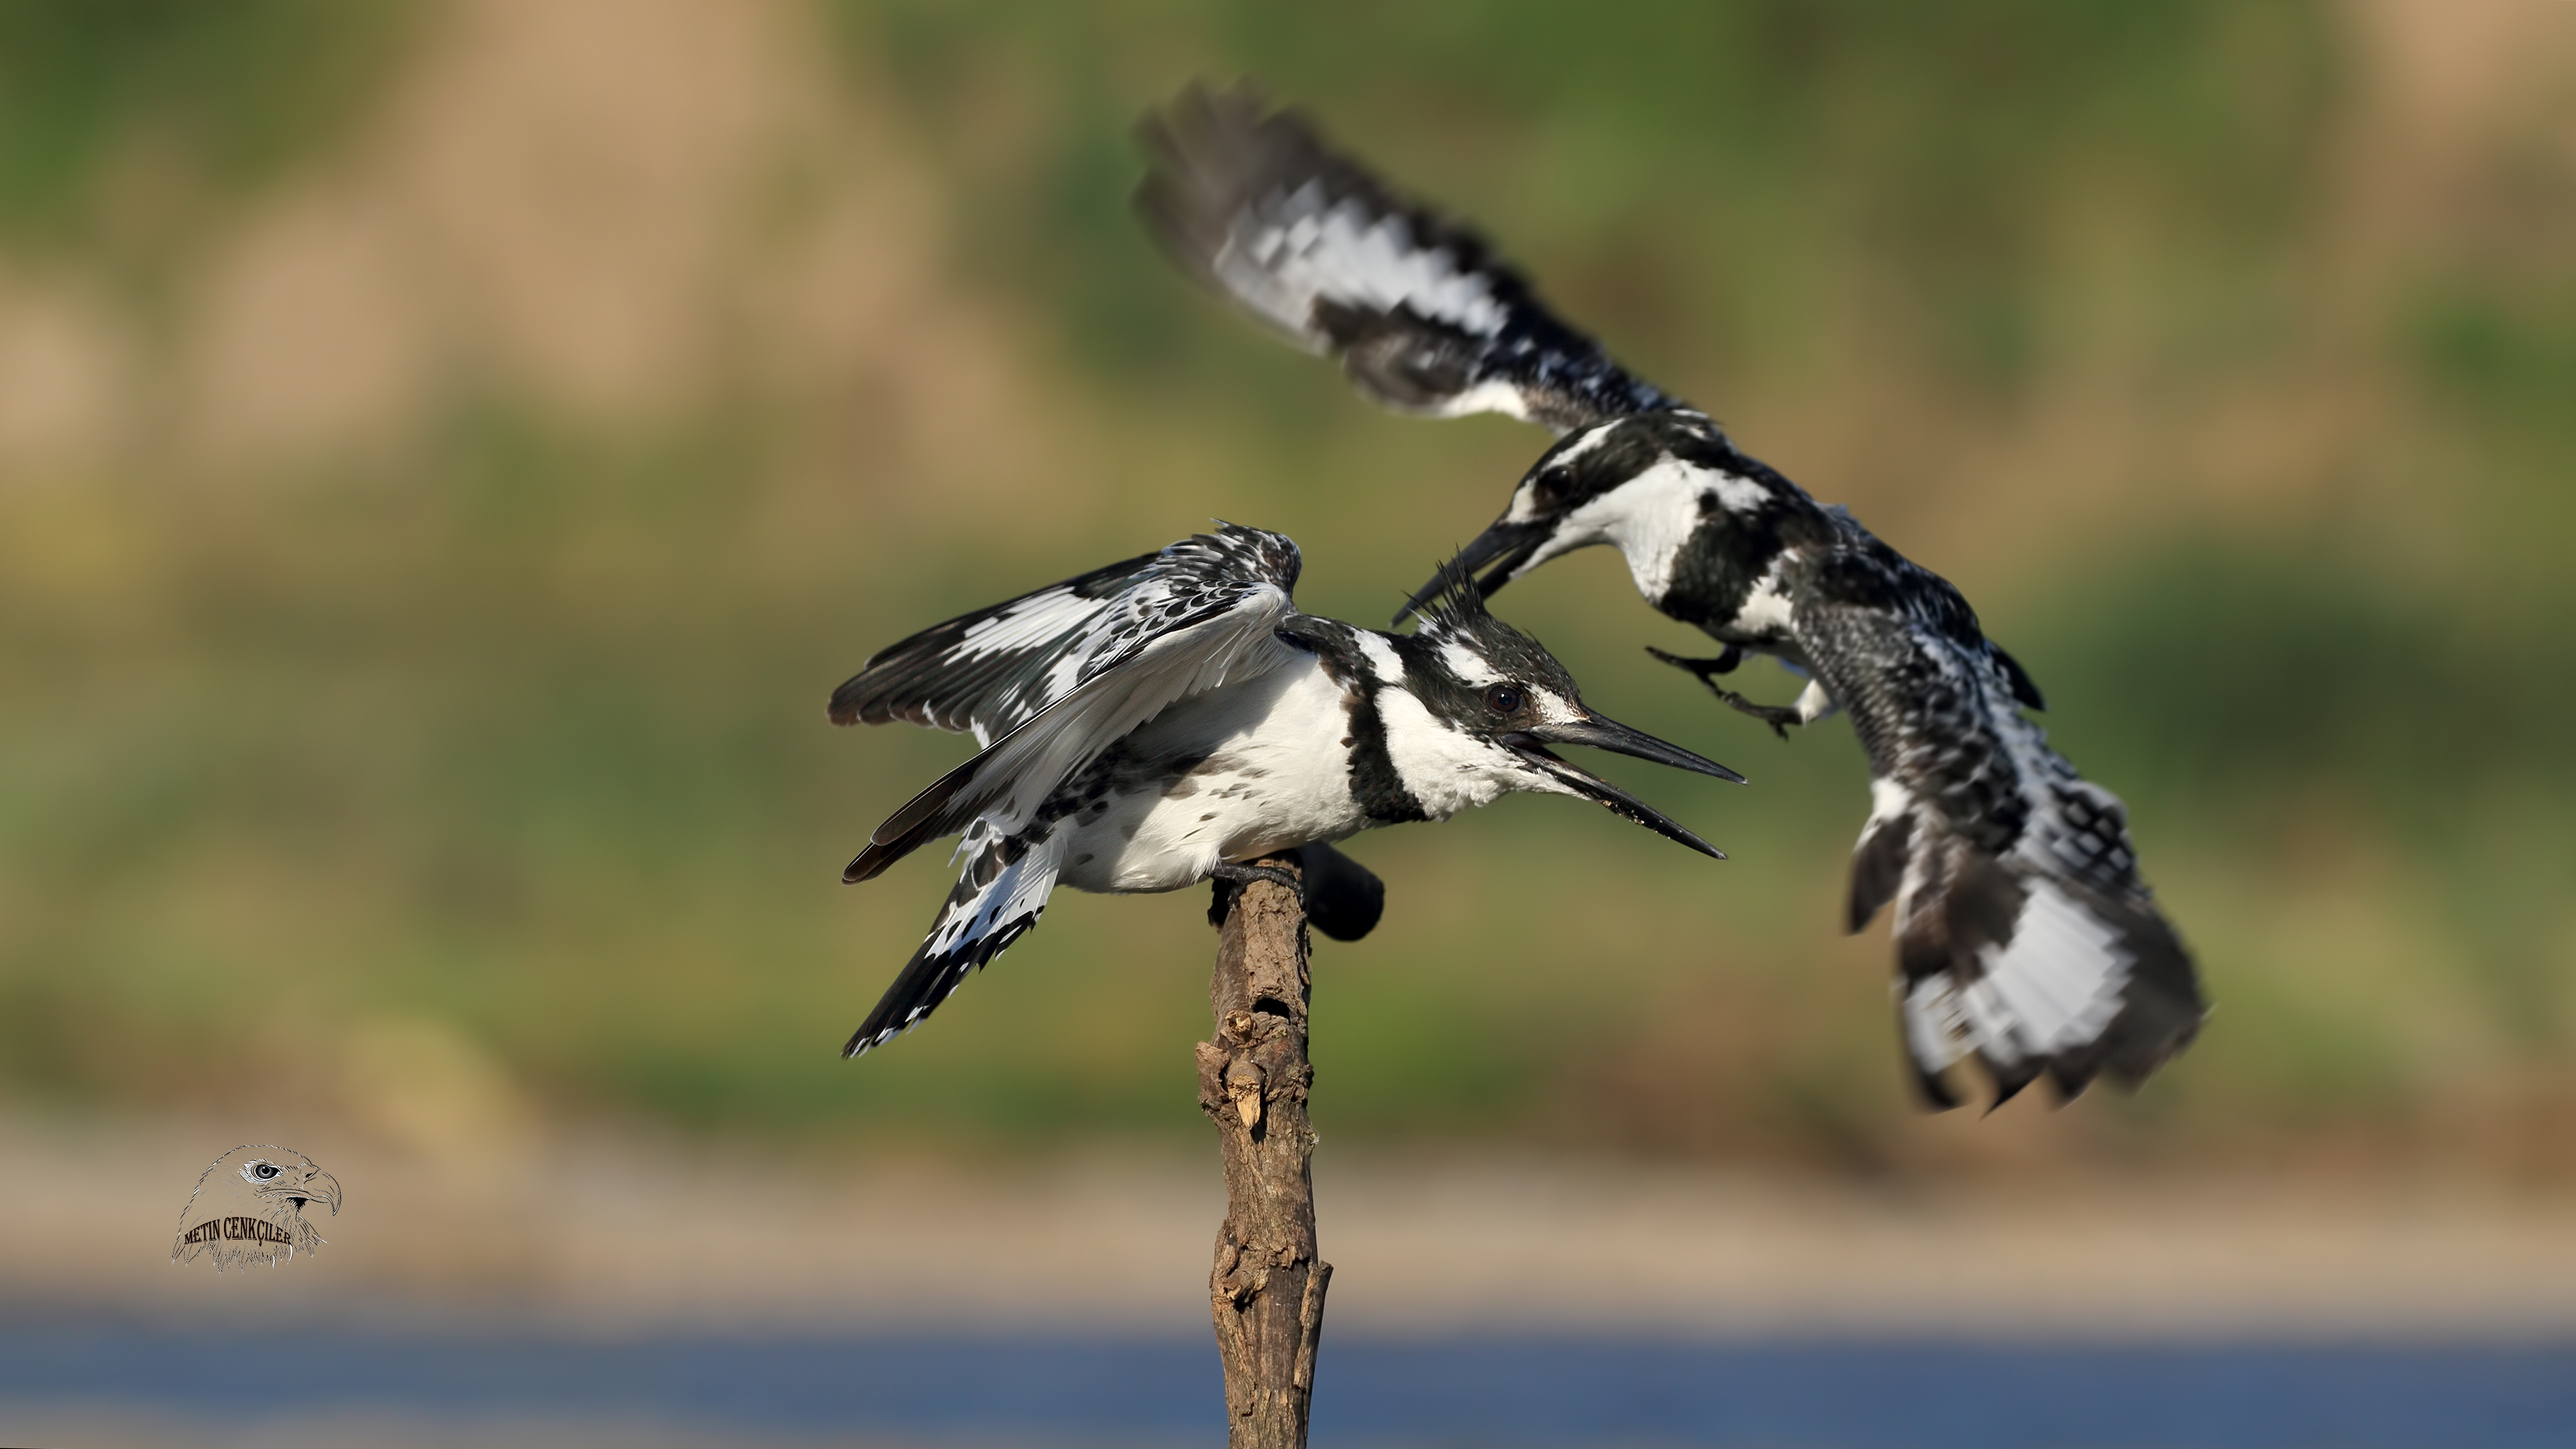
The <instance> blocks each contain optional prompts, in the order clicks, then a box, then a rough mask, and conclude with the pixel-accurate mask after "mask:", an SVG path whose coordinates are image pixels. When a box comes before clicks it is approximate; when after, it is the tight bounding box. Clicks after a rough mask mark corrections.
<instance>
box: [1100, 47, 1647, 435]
mask: <svg viewBox="0 0 2576 1449" xmlns="http://www.w3.org/2000/svg"><path fill="white" fill-rule="evenodd" d="M1142 139H1143V142H1144V145H1145V148H1146V150H1147V152H1148V154H1149V156H1150V158H1151V169H1150V170H1149V171H1148V173H1147V175H1146V177H1145V180H1144V183H1143V185H1142V186H1141V187H1139V189H1138V191H1137V195H1136V204H1137V210H1138V211H1139V212H1140V213H1141V214H1142V216H1143V217H1144V219H1145V223H1146V225H1147V227H1148V228H1149V229H1150V230H1151V231H1152V232H1153V234H1154V236H1155V238H1156V239H1157V240H1158V241H1160V242H1161V243H1162V245H1163V248H1164V249H1165V250H1166V251H1168V252H1169V253H1170V254H1171V256H1172V258H1173V259H1174V260H1175V261H1176V262H1178V263H1179V264H1180V266H1181V267H1182V268H1183V269H1184V270H1185V271H1187V272H1189V273H1190V274H1191V275H1193V276H1195V277H1197V278H1199V279H1200V281H1201V282H1203V283H1205V284H1206V285H1207V286H1209V287H1211V288H1213V289H1215V290H1216V291H1218V292H1219V293H1221V294H1223V295H1225V296H1227V297H1230V298H1232V299H1233V300H1234V301H1235V302H1236V303H1238V304H1240V305H1241V306H1243V307H1244V308H1245V309H1247V310H1249V311H1250V312H1252V313H1253V314H1254V315H1255V316H1257V317H1259V318H1261V319H1262V320H1264V321H1266V322H1268V323H1269V324H1270V325H1271V326H1273V327H1275V328H1277V329H1279V330H1280V331H1282V332H1284V333H1286V334H1287V335H1288V336H1289V337H1290V338H1291V339H1293V340H1295V341H1296V342H1297V343H1298V344H1299V345H1301V346H1304V347H1306V348H1307V349H1309V350H1311V351H1315V352H1324V353H1330V354H1332V355H1333V356H1335V357H1337V358H1339V359H1340V360H1341V363H1342V367H1343V369H1344V371H1346V372H1347V373H1348V374H1349V375H1350V378H1351V380H1352V382H1353V383H1355V384H1357V386H1358V387H1359V389H1360V391H1361V392H1363V393H1365V394H1366V395H1367V396H1369V397H1370V398H1371V399H1372V400H1374V401H1376V402H1378V403H1380V404H1382V405H1384V406H1386V407H1390V408H1394V409H1397V410H1399V411H1404V412H1414V413H1426V414H1430V415H1433V416H1437V417H1455V416H1460V415H1463V414H1467V413H1476V412H1499V413H1504V414H1508V415H1510V416H1513V417H1518V418H1523V419H1526V420H1528V421H1531V422H1536V423H1541V424H1544V425H1546V426H1548V427H1551V428H1554V429H1556V430H1557V431H1559V432H1565V431H1568V430H1570V429H1574V428H1579V427H1583V426H1586V425H1589V424H1591V423H1596V422H1601V421H1604V420H1606V419H1609V418H1613V417H1618V416H1622V415H1624V414H1627V413H1633V412H1642V411H1646V410H1648V409H1652V408H1659V407H1670V406H1673V405H1674V400H1673V399H1671V398H1670V397H1667V396H1666V395H1665V394H1664V393H1663V392H1662V391H1660V390H1659V389H1657V388H1656V387H1655V386H1654V385H1653V384H1651V383H1648V382H1645V381H1644V380H1642V379H1639V378H1637V377H1634V376H1631V375H1630V374H1629V373H1628V372H1627V371H1626V370H1625V369H1623V368H1621V367H1620V366H1619V365H1618V364H1617V363H1616V362H1613V361H1612V360H1611V359H1610V357H1609V356H1608V354H1606V353H1604V352H1603V351H1602V350H1601V345H1600V344H1599V343H1597V342H1595V341H1593V340H1592V339H1591V338H1590V337H1587V336H1585V335H1584V334H1582V333H1580V332H1578V331H1576V330H1574V329H1573V328H1571V327H1568V326H1567V325H1566V324H1565V323H1563V322H1561V321H1559V320H1558V319H1557V318H1556V317H1555V315H1554V314H1552V313H1550V312H1549V311H1548V310H1547V308H1546V307H1545V306H1544V305H1542V304H1541V303H1540V302H1539V300H1538V297H1537V295H1536V294H1535V293H1534V292H1533V291H1532V290H1531V288H1530V286H1529V284H1528V283H1527V282H1526V281H1524V280H1523V279H1522V278H1521V276H1520V275H1519V274H1518V273H1517V272H1515V271H1513V270H1512V269H1511V268H1510V267H1509V266H1506V265H1505V264H1503V263H1502V262H1501V261H1500V260H1498V259H1497V258H1496V257H1495V255H1494V252H1493V249H1492V248H1491V247H1489V246H1488V245H1487V244H1486V243H1485V241H1484V239H1483V238H1482V237H1480V236H1478V235H1477V234H1476V233H1475V232H1474V231H1472V230H1470V229H1469V228H1467V227H1465V226H1462V225H1460V224H1458V223H1456V222H1454V221H1451V220H1449V219H1448V218H1446V217H1444V216H1442V215H1440V214H1439V213H1438V212H1436V211H1433V210H1431V209H1429V208H1427V207H1423V206H1420V205H1417V204H1414V203H1412V202H1409V201H1406V200H1404V199H1403V198H1402V197H1400V196H1399V195H1397V194H1396V193H1395V192H1394V191H1392V190H1391V189H1389V188H1388V187H1387V186H1386V185H1385V184H1384V183H1383V182H1381V181H1380V180H1379V179H1378V178H1377V177H1375V176H1374V175H1372V174H1370V173H1369V171H1368V170H1367V169H1366V168H1364V167H1362V166H1360V165H1359V164H1358V163H1357V162H1354V161H1352V160H1350V159H1349V158H1347V157H1345V156H1342V155H1339V154H1336V153H1335V152H1334V151H1332V150H1331V149H1330V148H1328V147H1327V146H1326V145H1325V144H1324V142H1323V140H1322V139H1321V137H1320V136H1319V135H1318V133H1317V132H1316V130H1315V128H1314V126H1313V125H1312V124H1310V123H1309V122H1308V121H1307V120H1306V119H1305V118H1304V117H1302V116H1300V115H1298V114H1297V113H1296V112H1293V111H1282V112H1273V111H1271V110H1270V109H1269V106H1268V104H1267V102H1266V101H1264V100H1263V98H1262V97H1261V96H1260V95H1259V94H1258V93H1257V92H1255V91H1253V90H1251V89H1250V88H1248V87H1243V86H1237V87H1235V88H1233V89H1230V90H1225V91H1218V92H1213V93H1212V92H1209V91H1207V90H1205V89H1202V88H1199V87H1192V88H1191V89H1189V90H1187V91H1184V92H1183V93H1182V94H1181V96H1180V97H1179V98H1178V99H1177V100H1175V101H1174V102H1173V103H1172V104H1171V105H1170V106H1169V107H1167V108H1166V109H1164V110H1163V111H1161V112H1160V113H1158V114H1156V115H1153V116H1150V117H1148V118H1147V120H1146V122H1145V125H1144V127H1143V132H1142Z"/></svg>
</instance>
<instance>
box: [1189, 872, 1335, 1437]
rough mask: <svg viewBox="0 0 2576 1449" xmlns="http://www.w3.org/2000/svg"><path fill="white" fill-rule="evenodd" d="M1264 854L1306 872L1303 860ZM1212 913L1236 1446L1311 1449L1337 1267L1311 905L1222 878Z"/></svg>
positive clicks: (1215, 1075) (1228, 1397)
mask: <svg viewBox="0 0 2576 1449" xmlns="http://www.w3.org/2000/svg"><path fill="white" fill-rule="evenodd" d="M1262 864H1264V865H1269V866H1276V867H1280V868H1282V869H1285V870H1288V871H1291V872H1294V871H1296V870H1297V862H1296V861H1295V860H1294V859H1293V858H1280V859H1273V860H1266V861H1263V862H1262ZM1209 916H1210V918H1211V919H1213V920H1215V921H1216V923H1217V924H1218V926H1219V928H1220V931H1221V934H1220V935H1219V937H1218V944H1217V954H1216V975H1215V977H1214V978H1213V979H1212V980H1210V982H1209V983H1208V1005H1209V1007H1210V1009H1211V1010H1212V1011H1213V1012H1214V1013H1215V1017H1216V1039H1215V1040H1214V1041H1203V1042H1201V1043H1199V1048H1198V1059H1199V1107H1200V1109H1201V1110H1203V1111H1205V1112H1206V1113H1207V1114H1208V1118H1209V1120H1210V1121H1213V1122H1214V1123H1216V1133H1217V1143H1218V1146H1219V1148H1220V1150H1221V1151H1222V1153H1223V1155H1224V1159H1225V1198H1226V1213H1225V1225H1224V1226H1223V1227H1221V1228H1219V1229H1218V1230H1217V1238H1216V1269H1215V1271H1214V1273H1213V1274H1211V1275H1210V1277H1209V1280H1208V1290H1209V1296H1210V1300H1211V1301H1210V1307H1211V1309H1212V1311H1213V1312H1214V1314H1215V1317H1216V1342H1217V1349H1218V1352H1219V1353H1220V1354H1222V1355H1223V1357H1224V1360H1225V1406H1226V1416H1227V1435H1226V1442H1227V1443H1228V1444H1229V1445H1231V1446H1232V1449H1303V1446H1304V1445H1305V1443H1306V1413H1307V1405H1308V1403H1309V1402H1310V1401H1311V1399H1312V1398H1313V1395H1314V1389H1315V1345H1316V1343H1317V1341H1318V1340H1320V1339H1321V1338H1322V1336H1323V1329H1324V1289H1325V1287H1326V1285H1327V1284H1329V1283H1330V1282H1331V1281H1332V1276H1333V1266H1332V1264H1330V1263H1327V1262H1324V1261H1323V1260H1322V1259H1320V1258H1318V1257H1317V1256H1316V1255H1315V1184H1314V1179H1313V1177H1312V1176H1311V1175H1310V1173H1309V1170H1308V1164H1309V1162H1310V1160H1311V1158H1312V1157H1313V1155H1314V1149H1315V1133H1314V1130H1313V1128H1311V1127H1310V1126H1308V1125H1307V1120H1306V1091H1307V1088H1308V1087H1309V1086H1310V1085H1311V1084H1312V1083H1313V1081H1314V1077H1315V1072H1314V1068H1313V1067H1312V1066H1310V1065H1309V1064H1308V1063H1307V1060H1306V1003H1307V997H1308V992H1309V985H1310V978H1309V976H1308V972H1307V940H1306V915H1305V911H1304V908H1303V907H1301V906H1300V905H1299V904H1298V901H1297V895H1296V892H1294V891H1291V890H1289V889H1288V888H1287V887H1285V886H1281V885H1278V884H1275V883H1273V882H1270V881H1255V882H1253V883H1252V884H1250V885H1248V886H1245V887H1243V888H1242V889H1241V890H1240V891H1238V890H1237V889H1236V888H1235V887H1234V886H1232V885H1230V884H1228V883H1226V882H1224V881H1219V882H1217V884H1216V904H1215V906H1214V908H1212V909H1211V910H1210V912H1209Z"/></svg>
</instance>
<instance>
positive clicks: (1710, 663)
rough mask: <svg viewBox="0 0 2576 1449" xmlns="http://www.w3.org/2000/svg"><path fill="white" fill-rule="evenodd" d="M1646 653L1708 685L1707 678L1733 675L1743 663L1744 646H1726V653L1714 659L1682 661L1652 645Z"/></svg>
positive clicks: (1711, 685) (1678, 656) (1679, 657)
mask: <svg viewBox="0 0 2576 1449" xmlns="http://www.w3.org/2000/svg"><path fill="white" fill-rule="evenodd" d="M1646 652H1647V653H1649V654H1652V655H1654V656H1655V657H1656V658H1657V659H1660V660H1662V661H1664V662H1665V663H1666V664H1669V665H1671V666H1672V667H1674V668H1675V669H1678V670H1680V671H1682V672H1683V673H1684V674H1687V675H1689V676H1690V677H1692V678H1693V679H1696V680H1698V681H1699V682H1700V683H1702V684H1708V680H1709V676H1710V675H1712V674H1733V673H1734V672H1735V666H1737V665H1739V664H1742V663H1743V662H1744V646H1743V645H1741V644H1729V645H1727V646H1726V652H1724V653H1722V654H1720V655H1718V656H1717V657H1716V658H1715V659H1684V658H1683V657H1682V656H1680V655H1678V654H1667V653H1665V652H1664V651H1663V650H1661V649H1658V648H1656V647H1655V646H1654V645H1652V644H1649V645H1647V646H1646ZM1708 687H1709V688H1711V689H1716V688H1717V686H1716V685H1714V684H1708ZM1720 692H1721V693H1722V692H1723V691H1720Z"/></svg>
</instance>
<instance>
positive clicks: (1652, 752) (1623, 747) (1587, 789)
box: [1502, 714, 1744, 860]
mask: <svg viewBox="0 0 2576 1449" xmlns="http://www.w3.org/2000/svg"><path fill="white" fill-rule="evenodd" d="M1502 742H1503V743H1504V744H1505V745H1507V746H1509V747H1510V748H1512V749H1513V750H1516V751H1518V752H1519V753H1520V754H1521V755H1522V756H1523V757H1524V758H1526V759H1528V760H1529V761H1531V762H1532V763H1533V764H1536V765H1537V766H1538V767H1539V768H1540V769H1542V770H1545V771H1546V772H1547V773H1549V774H1550V775H1553V776H1555V777H1556V778H1557V779H1558V780H1561V781H1563V782H1564V783H1565V784H1566V785H1567V786H1569V787H1571V788H1572V789H1573V790H1574V792H1575V793H1576V794H1578V795H1581V796H1583V797H1584V798H1586V799H1588V800H1596V801H1599V802H1600V803H1601V804H1602V805H1604V806H1606V807H1608V808H1609V809H1610V811H1611V812H1612V813H1614V814H1617V815H1621V816H1624V817H1626V818H1627V819H1630V820H1633V821H1635V822H1637V823H1638V824H1639V825H1642V826H1644V827H1646V828H1647V829H1648V830H1651V831H1653V832H1655V833H1656V834H1657V835H1660V836H1663V837H1664V838H1665V839H1667V840H1674V841H1679V842H1680V843H1682V844H1684V845H1687V846H1689V847H1690V848H1691V849H1693V850H1696V851H1698V852H1699V853H1700V854H1702V855H1705V856H1709V857H1712V858H1714V859H1717V860H1724V859H1726V852H1725V851H1722V850H1720V849H1718V848H1717V847H1716V846H1714V845H1711V844H1709V843H1708V842H1707V841H1705V840H1702V839H1700V838H1699V837H1698V836H1696V835H1693V834H1691V833H1690V832H1689V831H1687V830H1684V829H1683V828H1682V827H1681V826H1679V825H1677V824H1675V823H1674V822H1673V821H1672V820H1671V819H1670V818H1668V817H1667V816H1665V815H1664V814H1663V813H1662V812H1660V811H1658V810H1656V809H1655V808H1654V807H1653V806H1651V805H1648V804H1647V803H1646V802H1645V801H1643V800H1640V799H1638V798H1637V797H1636V796H1634V795H1631V794H1629V793H1628V792H1627V791H1625V790H1622V789H1620V788H1619V787H1618V786H1616V785H1613V784H1611V783H1610V782H1609V781H1607V780H1604V779H1602V778H1601V777H1600V776H1598V775H1595V774H1593V773H1592V772H1591V771H1589V770H1586V769H1583V768H1581V767H1580V766H1578V765H1575V764H1574V763H1572V762H1571V761H1569V760H1566V759H1563V758H1561V757H1559V756H1558V755H1556V754H1554V753H1553V752H1551V751H1550V750H1549V749H1548V748H1547V746H1549V745H1551V744H1557V745H1590V746H1592V747H1593V748H1595V749H1602V750H1615V751H1617V752H1618V753H1620V754H1623V755H1634V756H1636V757H1637V758H1638V759H1641V760H1652V761H1654V762H1655V763H1656V764H1659V765H1671V766H1672V767H1674V768H1675V769H1680V770H1693V771H1696V772H1698V773H1700V774H1703V775H1715V776H1716V777H1717V778H1719V779H1721V780H1732V781H1734V782H1735V783H1737V784H1739V785H1740V784H1743V783H1744V777H1743V776H1742V775H1739V774H1737V773H1735V772H1734V771H1733V770H1730V769H1728V768H1726V767H1725V766H1724V765H1721V764H1719V763H1717V762H1716V761H1715V760H1704V759H1701V758H1700V757H1699V756H1697V755H1694V754H1692V753H1691V752H1690V751H1688V750H1685V749H1683V748H1682V747H1681V746H1679V745H1674V744H1667V743H1665V742H1664V741H1662V740H1659V739H1656V738H1655V737H1654V736H1653V735H1650V734H1647V733H1646V732H1645V731H1643V730H1637V729H1630V728H1629V727H1628V726H1626V725H1623V724H1621V723H1619V722H1618V721H1617V720H1614V719H1605V718H1603V717H1602V716H1600V715H1597V714H1596V715H1593V716H1592V717H1590V718H1589V719H1584V720H1577V721H1574V722H1572V723H1568V724H1546V725H1537V726H1534V727H1532V728H1530V729H1527V730H1516V731H1514V732H1512V733H1511V734H1507V735H1505V736H1503V738H1502Z"/></svg>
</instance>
